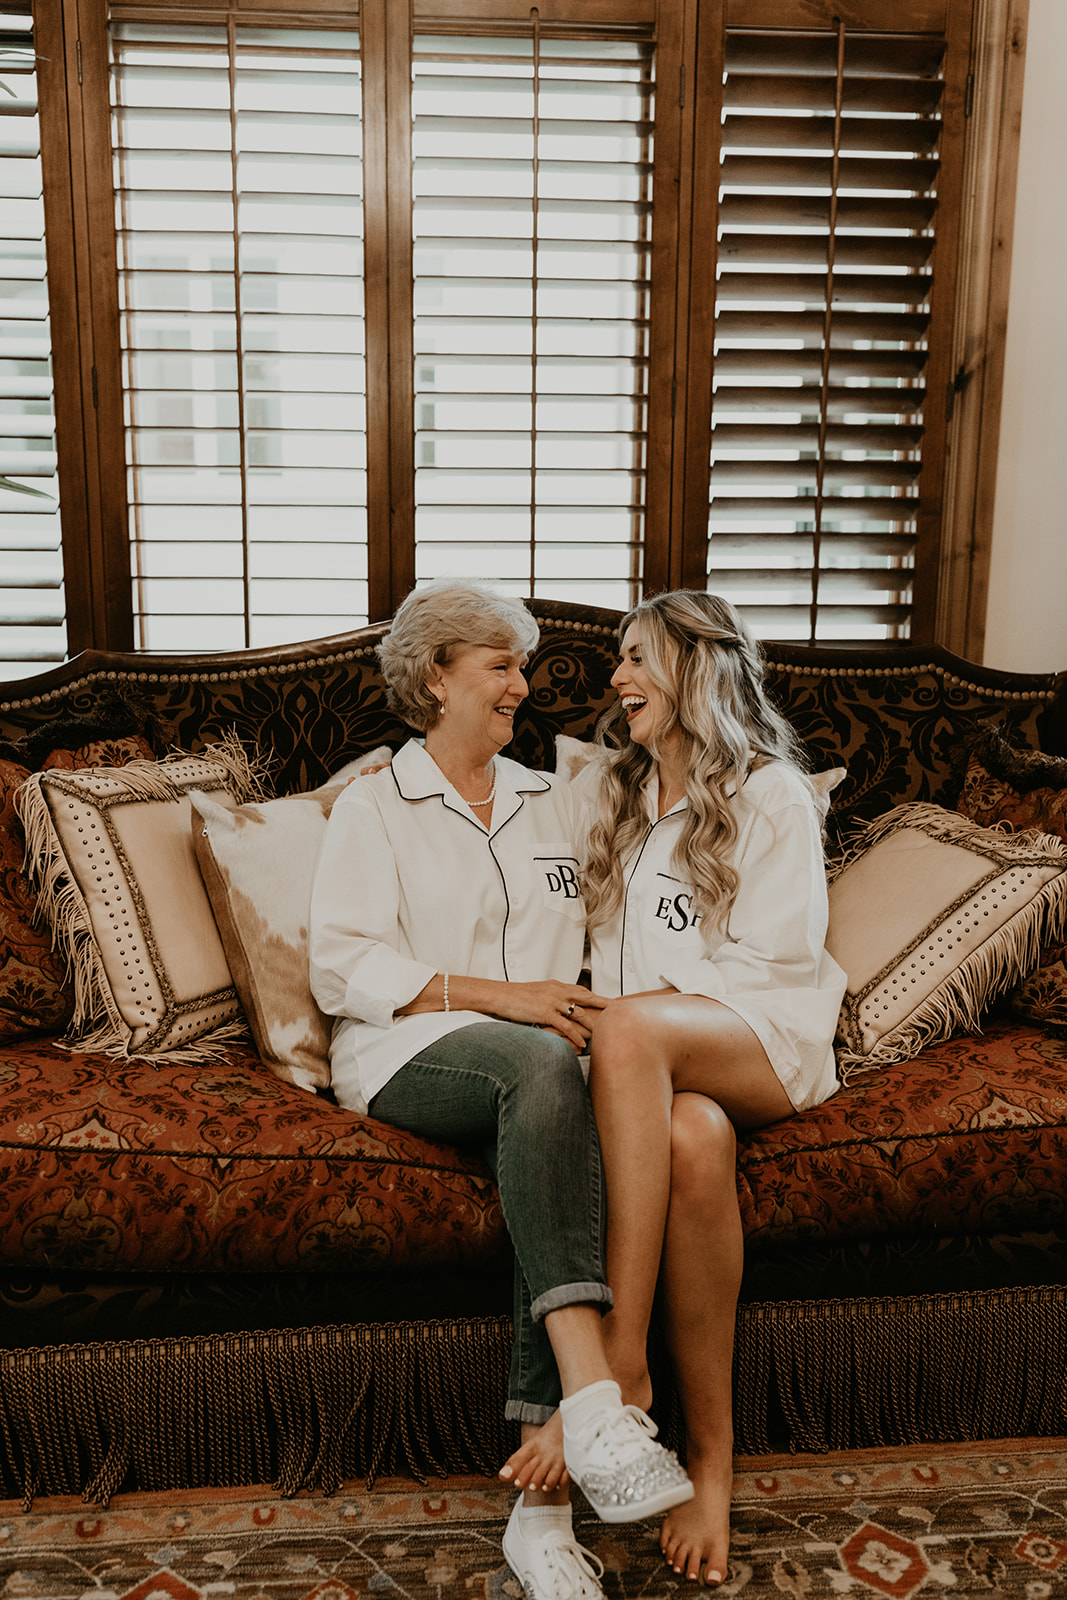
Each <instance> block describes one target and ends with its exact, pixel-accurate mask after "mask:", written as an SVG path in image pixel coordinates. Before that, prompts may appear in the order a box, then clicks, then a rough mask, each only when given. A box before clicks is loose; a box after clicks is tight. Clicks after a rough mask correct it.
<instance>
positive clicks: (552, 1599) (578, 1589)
mask: <svg viewBox="0 0 1067 1600" xmlns="http://www.w3.org/2000/svg"><path fill="white" fill-rule="evenodd" d="M521 1505H522V1496H521V1495H520V1496H519V1498H518V1500H516V1502H515V1504H514V1506H513V1507H512V1510H511V1516H510V1518H509V1519H508V1525H507V1527H506V1529H505V1530H504V1556H505V1559H506V1561H507V1563H508V1566H509V1567H510V1568H511V1570H512V1572H513V1573H514V1574H515V1576H516V1578H518V1580H519V1582H520V1583H521V1584H522V1587H523V1593H524V1594H525V1596H526V1600H604V1591H603V1589H602V1588H601V1587H600V1579H601V1577H602V1576H603V1573H604V1564H603V1562H601V1561H598V1560H597V1558H596V1556H595V1555H594V1554H593V1552H592V1551H591V1550H587V1549H586V1548H585V1546H584V1545H580V1544H579V1543H578V1541H577V1539H575V1537H574V1534H573V1533H572V1532H571V1530H570V1525H569V1523H567V1524H566V1525H563V1526H561V1525H560V1523H559V1522H549V1523H546V1525H545V1526H544V1527H543V1528H538V1529H537V1532H536V1534H534V1535H530V1534H527V1533H524V1532H523V1527H522V1521H521V1518H520V1515H519V1507H520V1506H521ZM534 1526H535V1527H536V1523H535V1524H534Z"/></svg>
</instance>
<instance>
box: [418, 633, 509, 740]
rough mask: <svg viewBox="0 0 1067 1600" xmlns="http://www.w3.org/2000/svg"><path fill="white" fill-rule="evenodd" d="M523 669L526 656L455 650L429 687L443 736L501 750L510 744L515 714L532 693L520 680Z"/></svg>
mask: <svg viewBox="0 0 1067 1600" xmlns="http://www.w3.org/2000/svg"><path fill="white" fill-rule="evenodd" d="M525 665H526V656H525V654H521V653H517V652H515V651H512V650H507V649H499V648H497V647H495V646H493V645H485V644H464V645H458V646H457V647H456V649H455V650H454V651H453V653H452V660H451V661H450V662H449V663H448V665H447V666H443V667H438V668H437V676H436V678H435V679H434V680H433V681H432V683H431V688H432V689H433V690H434V691H435V693H436V694H437V698H438V699H439V700H440V701H441V703H442V705H443V706H444V708H445V709H444V715H443V718H442V720H441V722H440V723H438V727H439V728H440V729H441V732H446V731H447V733H448V734H449V736H450V737H451V738H466V739H469V740H470V741H472V742H473V743H474V744H476V745H479V746H480V745H482V744H485V745H487V746H489V747H491V749H496V750H502V749H503V748H504V746H505V745H506V744H507V743H508V742H509V740H510V739H511V734H512V723H513V719H514V716H515V712H516V711H517V710H518V708H519V706H520V705H521V704H522V702H523V701H524V700H525V699H526V696H527V695H528V694H529V692H530V691H529V688H528V686H527V683H526V679H525V678H524V677H523V675H522V669H523V668H524V667H525Z"/></svg>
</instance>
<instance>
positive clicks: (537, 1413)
mask: <svg viewBox="0 0 1067 1600" xmlns="http://www.w3.org/2000/svg"><path fill="white" fill-rule="evenodd" d="M558 1410H559V1406H535V1405H534V1403H533V1401H532V1400H508V1401H507V1402H506V1404H505V1406H504V1416H505V1419H506V1420H507V1421H508V1422H532V1423H533V1424H534V1425H535V1426H536V1427H541V1426H542V1424H543V1423H546V1422H547V1421H548V1420H549V1418H550V1417H554V1416H555V1414H556V1412H557V1411H558Z"/></svg>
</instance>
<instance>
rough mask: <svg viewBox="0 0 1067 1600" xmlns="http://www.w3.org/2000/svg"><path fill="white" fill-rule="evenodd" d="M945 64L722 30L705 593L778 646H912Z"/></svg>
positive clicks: (831, 40) (931, 50)
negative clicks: (726, 602)
mask: <svg viewBox="0 0 1067 1600" xmlns="http://www.w3.org/2000/svg"><path fill="white" fill-rule="evenodd" d="M943 56H944V46H943V41H941V40H940V39H934V40H929V39H927V38H923V37H921V36H920V37H908V36H907V35H905V34H898V35H894V36H892V37H875V38H871V37H869V36H862V35H859V36H858V35H856V34H850V33H848V32H847V31H846V30H845V28H844V27H843V26H839V28H838V30H837V33H836V36H835V34H834V33H833V32H823V33H820V34H810V35H807V36H803V35H800V36H798V35H796V34H790V35H788V36H784V37H783V36H782V35H779V34H775V33H771V32H761V33H750V32H747V31H744V30H741V29H731V30H730V31H729V32H728V33H727V39H726V79H725V96H724V98H725V114H724V117H723V137H722V150H721V156H720V163H721V165H720V183H721V190H720V201H719V230H718V248H719V278H718V290H717V294H716V354H715V362H714V378H713V383H714V400H713V411H712V430H713V431H712V465H711V498H710V517H709V534H710V538H709V546H708V582H709V585H710V586H711V587H713V588H717V589H719V590H720V591H721V592H722V593H724V594H727V595H729V596H730V598H732V599H734V600H735V601H736V602H738V603H739V604H741V605H743V606H745V607H746V609H747V610H748V612H749V615H750V617H751V619H752V621H753V622H754V623H755V625H756V626H757V628H758V629H759V631H760V632H763V633H767V634H771V635H773V636H774V637H776V638H780V639H781V638H801V639H810V640H811V641H812V642H813V643H815V642H820V641H836V640H840V639H846V640H852V641H853V642H859V641H863V640H878V639H884V638H887V637H889V638H893V637H896V638H906V637H907V636H908V633H909V622H910V615H911V598H912V587H913V583H914V577H915V566H914V562H915V543H916V529H917V518H918V511H919V499H918V495H917V485H918V478H919V474H920V471H921V468H922V451H923V416H924V410H925V406H926V400H927V396H926V391H925V387H924V375H925V368H926V359H927V352H928V338H929V332H930V301H931V291H932V287H933V274H932V270H931V269H932V258H933V253H934V243H935V235H934V223H935V218H936V212H937V177H938V159H937V153H938V148H939V139H940V132H941V120H940V112H941V97H942V90H943V80H942V63H943Z"/></svg>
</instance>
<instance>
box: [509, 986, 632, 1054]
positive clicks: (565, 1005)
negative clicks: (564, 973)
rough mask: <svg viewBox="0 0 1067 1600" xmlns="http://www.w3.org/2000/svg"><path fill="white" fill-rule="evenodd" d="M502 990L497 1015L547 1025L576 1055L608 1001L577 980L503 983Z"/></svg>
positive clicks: (582, 1049) (586, 1042)
mask: <svg viewBox="0 0 1067 1600" xmlns="http://www.w3.org/2000/svg"><path fill="white" fill-rule="evenodd" d="M499 987H500V989H501V990H502V991H503V994H502V997H501V999H500V1001H499V1002H498V1005H497V1009H496V1013H495V1014H496V1015H497V1016H498V1017H504V1018H505V1019H506V1020H507V1021H508V1022H528V1023H530V1024H531V1026H532V1027H535V1028H547V1029H548V1030H549V1032H551V1033H558V1034H559V1036H560V1038H561V1039H566V1040H567V1042H568V1044H572V1045H573V1046H574V1048H575V1050H577V1052H578V1054H579V1055H582V1054H583V1053H584V1051H585V1047H586V1045H587V1044H588V1043H589V1035H590V1034H591V1033H592V1031H593V1024H594V1022H595V1021H596V1019H597V1017H598V1016H599V1014H600V1012H601V1011H602V1010H603V1009H604V1007H605V1006H606V1005H607V1004H608V1002H607V1000H605V999H604V998H603V996H602V995H598V994H591V993H590V991H589V990H588V989H583V988H582V986H581V985H580V984H577V983H557V982H556V980H555V979H554V978H549V979H547V980H546V981H545V982H543V983H502V984H500V985H499Z"/></svg>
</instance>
